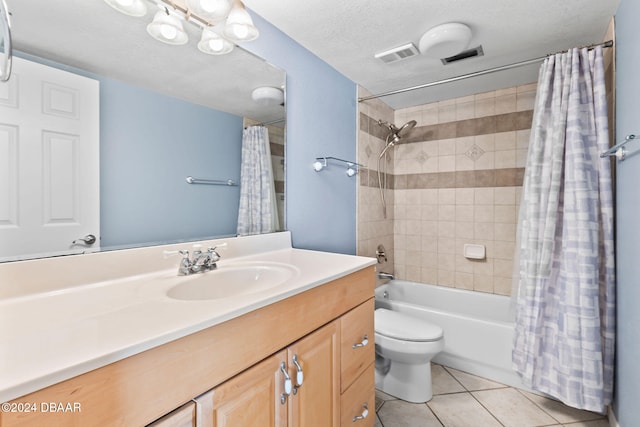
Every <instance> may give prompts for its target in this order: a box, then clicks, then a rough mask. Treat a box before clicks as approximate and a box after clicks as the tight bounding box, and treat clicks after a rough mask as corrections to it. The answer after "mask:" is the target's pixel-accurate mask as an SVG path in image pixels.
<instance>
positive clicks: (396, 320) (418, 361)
mask: <svg viewBox="0 0 640 427" xmlns="http://www.w3.org/2000/svg"><path fill="white" fill-rule="evenodd" d="M374 324H375V334H376V388H377V389H378V390H381V391H383V392H385V393H387V394H390V395H392V396H395V397H397V398H399V399H402V400H406V401H407V402H412V403H424V402H427V401H429V400H431V397H432V396H433V392H432V389H431V359H432V358H433V357H434V356H435V355H436V354H438V353H440V352H441V351H442V349H443V348H444V336H443V332H442V328H441V327H440V326H438V325H435V324H433V323H430V322H427V321H425V320H422V319H419V318H417V317H413V316H409V315H406V314H402V313H398V312H395V311H391V310H387V309H385V308H378V309H376V311H375V323H374Z"/></svg>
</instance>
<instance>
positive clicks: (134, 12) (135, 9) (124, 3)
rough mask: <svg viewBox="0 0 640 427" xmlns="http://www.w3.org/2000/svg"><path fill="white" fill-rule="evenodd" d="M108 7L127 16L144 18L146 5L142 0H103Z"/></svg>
mask: <svg viewBox="0 0 640 427" xmlns="http://www.w3.org/2000/svg"><path fill="white" fill-rule="evenodd" d="M104 1H105V2H106V3H107V4H108V5H109V6H111V7H112V8H114V9H115V10H117V11H118V12H121V13H124V14H125V15H129V16H145V15H146V14H147V5H146V4H145V3H144V1H143V0H104Z"/></svg>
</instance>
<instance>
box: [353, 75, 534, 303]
mask: <svg viewBox="0 0 640 427" xmlns="http://www.w3.org/2000/svg"><path fill="white" fill-rule="evenodd" d="M535 90H536V84H529V85H523V86H518V87H513V88H508V89H503V90H498V91H492V92H486V93H480V94H476V95H472V96H467V97H463V98H457V99H451V100H446V101H441V102H436V103H432V104H426V105H421V106H418V107H412V108H406V109H402V110H397V111H395V112H394V116H393V121H394V122H395V123H396V125H398V126H400V125H402V124H403V123H405V122H407V121H409V120H416V121H417V126H416V128H414V131H413V132H412V134H411V135H410V136H409V137H408V138H407V142H406V143H405V144H399V145H397V146H396V147H395V148H394V150H393V151H394V152H393V161H394V164H393V168H392V171H393V172H392V173H393V179H392V182H393V185H394V190H393V250H394V259H393V261H394V272H395V274H396V277H398V278H401V279H407V280H413V281H419V282H423V283H433V284H437V285H442V286H452V287H458V288H464V289H471V290H476V291H482V292H490V293H498V294H505V295H508V294H510V292H511V277H512V270H513V254H514V243H515V230H516V222H517V207H518V202H519V200H520V192H521V185H522V176H523V172H524V169H523V168H524V165H525V160H526V153H527V149H528V142H529V134H530V127H531V117H532V109H533V104H534V100H535ZM360 113H361V114H360V121H361V123H362V122H363V121H365V122H366V121H370V120H368V118H375V117H374V116H371V115H370V114H369V113H368V112H367V111H365V110H364V109H362V108H361V110H360ZM363 116H364V117H363ZM372 139H376V140H380V137H375V136H374V135H372V134H371V133H369V132H367V129H362V125H361V130H360V136H359V152H361V151H362V150H363V149H364V147H365V146H367V145H370V144H371V141H372ZM360 160H361V161H363V160H364V159H363V158H360ZM365 163H366V162H365ZM360 182H361V185H360V186H359V190H360V193H361V197H360V198H359V215H358V221H359V234H358V236H359V245H360V246H359V248H362V249H363V250H364V249H365V248H366V249H367V250H368V249H369V248H370V246H371V245H372V244H373V242H371V239H375V238H376V236H375V233H373V234H371V230H368V229H367V230H362V231H363V233H364V234H360V230H361V227H367V224H369V225H371V224H373V222H372V221H374V220H373V219H372V217H375V213H373V212H368V211H369V209H372V208H373V206H372V205H373V204H375V200H374V199H373V196H372V194H373V193H375V192H376V191H377V188H376V187H375V184H376V183H375V182H371V181H367V180H366V179H364V178H362V177H361V181H360ZM360 221H362V223H361V222H360ZM361 237H362V238H361ZM465 243H476V244H481V245H484V246H485V247H486V253H487V257H486V259H485V260H481V261H477V260H469V259H466V258H464V257H463V254H462V249H463V245H464V244H465ZM359 253H362V254H363V255H366V253H365V252H360V251H359Z"/></svg>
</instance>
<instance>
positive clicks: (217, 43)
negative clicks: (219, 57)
mask: <svg viewBox="0 0 640 427" xmlns="http://www.w3.org/2000/svg"><path fill="white" fill-rule="evenodd" d="M209 48H210V49H211V50H212V51H214V52H221V51H222V49H224V41H223V40H222V39H212V40H209Z"/></svg>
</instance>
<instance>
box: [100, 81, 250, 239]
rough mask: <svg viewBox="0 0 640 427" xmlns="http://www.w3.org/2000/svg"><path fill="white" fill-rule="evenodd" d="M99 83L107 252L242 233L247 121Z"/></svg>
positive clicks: (139, 90) (103, 222)
mask: <svg viewBox="0 0 640 427" xmlns="http://www.w3.org/2000/svg"><path fill="white" fill-rule="evenodd" d="M100 80H101V81H100V92H101V96H100V120H101V126H100V127H101V131H100V167H101V174H100V190H101V194H100V198H101V203H100V216H101V221H100V224H101V233H102V246H103V247H114V246H127V245H135V244H136V243H140V242H169V241H180V240H196V239H202V238H203V237H205V236H220V235H235V233H236V224H237V222H238V209H237V206H238V201H239V197H240V192H239V187H228V186H213V185H189V184H187V183H186V181H185V178H186V177H187V176H189V175H191V176H194V177H197V178H204V179H222V180H227V179H233V180H234V181H236V182H239V181H240V161H241V151H242V150H241V149H242V147H241V142H242V117H239V116H235V115H231V114H227V113H223V112H220V111H217V110H213V109H210V108H205V107H202V106H199V105H195V104H191V103H188V102H184V101H181V100H179V99H176V98H171V97H168V96H164V95H160V94H157V93H155V92H151V91H148V90H146V89H142V88H140V87H137V86H132V85H129V84H126V83H122V82H119V81H115V80H110V79H100ZM229 206H233V207H234V209H229Z"/></svg>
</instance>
